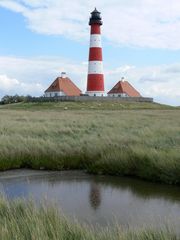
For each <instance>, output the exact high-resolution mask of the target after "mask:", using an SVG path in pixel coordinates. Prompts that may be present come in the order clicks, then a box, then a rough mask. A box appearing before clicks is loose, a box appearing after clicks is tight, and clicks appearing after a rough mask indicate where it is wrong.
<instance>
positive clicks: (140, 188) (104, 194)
mask: <svg viewBox="0 0 180 240" xmlns="http://www.w3.org/2000/svg"><path fill="white" fill-rule="evenodd" d="M179 190H180V189H179V187H175V186H168V185H161V184H153V183H148V182H144V181H140V180H136V179H131V178H120V177H107V176H92V175H88V174H85V173H83V172H77V171H68V172H48V171H31V170H16V171H9V172H4V173H0V191H1V192H3V193H5V195H6V196H7V197H8V198H9V199H15V198H25V199H26V198H29V197H33V198H34V199H35V200H36V201H37V202H39V200H41V199H46V200H47V201H50V202H52V203H56V206H57V207H58V208H60V209H61V210H62V212H63V213H64V214H65V215H66V216H69V217H70V218H71V219H72V217H75V218H77V219H78V220H79V221H80V222H83V223H88V224H89V223H90V224H92V225H101V226H107V225H111V224H114V223H118V224H120V225H121V226H122V227H125V228H126V227H130V228H131V227H132V228H134V227H136V228H141V227H142V226H147V225H148V226H152V227H154V226H155V227H160V226H161V225H164V223H168V224H169V225H171V226H173V228H174V229H175V230H177V232H180V230H179V229H180V191H179Z"/></svg>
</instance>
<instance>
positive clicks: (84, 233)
mask: <svg viewBox="0 0 180 240" xmlns="http://www.w3.org/2000/svg"><path fill="white" fill-rule="evenodd" d="M0 239H3V240H12V239H21V240H28V239H30V240H61V239H62V240H96V239H98V240H109V239H111V240H178V236H177V235H176V234H175V233H173V231H172V230H170V229H168V227H164V228H162V229H159V230H157V229H156V230H155V229H149V230H148V229H141V230H122V229H121V228H120V227H118V226H116V227H112V228H104V229H103V228H100V229H98V230H97V229H96V230H95V229H93V228H92V227H88V226H85V225H80V224H78V222H77V221H75V222H70V221H69V220H67V219H66V218H65V217H64V216H63V215H62V214H61V213H60V212H59V211H58V210H57V209H56V208H55V207H53V206H50V205H47V204H45V203H41V204H40V206H38V207H37V206H36V205H35V204H34V202H33V201H32V200H31V201H30V200H29V201H26V202H25V201H23V200H15V201H11V202H9V201H8V200H7V199H5V198H3V197H0Z"/></svg>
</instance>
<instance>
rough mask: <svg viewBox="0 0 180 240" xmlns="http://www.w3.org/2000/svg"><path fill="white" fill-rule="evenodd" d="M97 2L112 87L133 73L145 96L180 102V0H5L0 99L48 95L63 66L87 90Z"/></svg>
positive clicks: (0, 15)
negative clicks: (92, 14) (91, 23)
mask: <svg viewBox="0 0 180 240" xmlns="http://www.w3.org/2000/svg"><path fill="white" fill-rule="evenodd" d="M94 6H97V8H98V10H100V11H101V13H102V18H103V22H104V25H103V26H102V43H103V59H104V72H105V81H106V82H105V86H106V91H108V90H109V89H110V88H111V87H113V85H114V84H115V83H116V82H117V81H118V80H120V79H121V77H125V78H127V79H128V81H129V82H130V83H131V84H132V85H134V86H135V87H136V88H137V89H138V90H139V91H140V92H141V94H142V95H144V96H149V97H154V99H155V101H158V102H161V103H167V104H171V105H180V40H179V39H180V3H179V1H178V0H172V1H171V2H170V1H167V0H163V1H162V0H159V1H158V3H157V1H155V0H151V1H150V0H144V1H141V0H134V1H133V3H132V1H129V0H126V1H125V0H112V1H111V3H110V1H107V0H103V1H101V0H99V1H93V0H92V1H91V3H89V1H84V0H83V1H82V0H74V1H72V2H71V3H70V2H69V1H68V3H64V1H61V0H51V1H50V0H0V97H2V96H3V95H5V94H16V93H18V94H31V95H36V96H39V95H42V94H43V91H44V90H45V89H46V88H47V87H48V85H49V84H50V83H51V82H52V81H53V80H54V78H55V77H57V76H58V75H60V73H61V71H66V72H67V74H68V76H69V77H70V78H71V79H72V80H73V81H74V82H75V83H76V84H77V85H78V86H79V87H80V88H81V89H82V90H83V91H85V89H86V75H87V59H88V51H89V49H88V48H89V26H88V19H89V14H90V12H91V11H92V10H93V8H94Z"/></svg>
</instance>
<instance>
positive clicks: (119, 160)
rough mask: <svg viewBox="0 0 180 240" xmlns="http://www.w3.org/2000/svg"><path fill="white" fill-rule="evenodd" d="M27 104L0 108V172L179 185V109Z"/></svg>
mask: <svg viewBox="0 0 180 240" xmlns="http://www.w3.org/2000/svg"><path fill="white" fill-rule="evenodd" d="M27 104H28V103H26V104H22V105H19V104H18V105H14V107H13V106H11V108H12V109H7V108H4V106H3V107H2V108H0V170H8V169H14V168H23V167H29V168H33V169H50V170H66V169H84V170H86V171H88V172H90V173H95V174H110V175H121V176H125V175H128V176H136V177H140V178H143V179H147V180H150V181H158V182H165V183H169V184H179V183H180V111H179V110H178V109H171V110H170V109H169V110H164V109H130V110H129V108H130V107H127V109H128V110H127V109H126V108H125V107H124V108H123V110H120V109H119V105H118V107H117V106H116V108H115V109H113V110H110V109H109V108H108V107H107V106H106V107H107V109H108V110H106V108H105V106H102V105H101V106H100V105H97V104H101V103H84V104H83V103H62V106H61V103H53V105H49V104H51V103H45V105H43V104H42V103H39V104H40V107H39V106H38V107H37V105H38V104H35V106H33V104H31V103H29V104H30V105H29V106H28V107H27V106H26V105H27ZM56 104H57V106H56ZM72 104H75V105H74V106H76V110H75V109H74V108H75V107H72ZM89 104H96V108H100V109H93V108H94V105H92V107H93V108H90V105H89ZM106 104H107V103H106ZM108 104H110V103H108ZM111 104H115V103H111ZM117 104H119V103H117ZM128 104H130V103H128ZM138 104H139V103H138ZM17 106H18V107H17ZM43 106H44V108H43ZM50 106H51V107H50ZM65 106H66V108H65V109H66V110H64V107H65ZM82 106H84V108H82ZM129 106H130V105H129ZM134 106H135V105H134ZM142 106H143V105H142ZM142 106H141V107H142ZM153 106H154V105H153ZM158 106H159V105H158ZM121 107H122V106H120V108H121ZM131 107H132V105H131ZM163 108H164V107H163Z"/></svg>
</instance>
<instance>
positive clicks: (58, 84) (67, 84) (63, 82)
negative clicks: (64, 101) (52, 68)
mask: <svg viewBox="0 0 180 240" xmlns="http://www.w3.org/2000/svg"><path fill="white" fill-rule="evenodd" d="M45 92H64V93H65V94H66V96H80V94H81V90H80V89H79V88H78V87H77V86H76V85H75V84H74V83H73V82H72V81H71V80H70V79H69V78H67V77H66V78H62V77H58V78H56V80H55V81H54V82H53V83H52V84H51V85H50V87H49V88H48V89H47V90H46V91H45Z"/></svg>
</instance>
